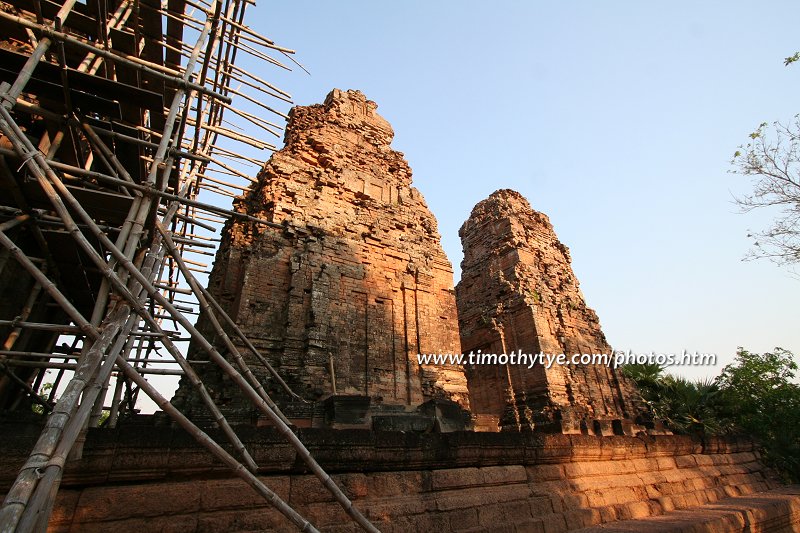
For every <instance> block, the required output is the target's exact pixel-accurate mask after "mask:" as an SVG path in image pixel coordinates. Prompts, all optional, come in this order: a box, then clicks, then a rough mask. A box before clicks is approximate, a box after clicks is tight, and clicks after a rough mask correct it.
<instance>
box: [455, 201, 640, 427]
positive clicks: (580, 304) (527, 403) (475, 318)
mask: <svg viewBox="0 0 800 533" xmlns="http://www.w3.org/2000/svg"><path fill="white" fill-rule="evenodd" d="M459 235H460V236H461V240H462V244H463V247H464V260H463V262H462V263H461V269H462V275H461V281H460V282H459V283H458V286H457V287H456V292H457V302H458V315H459V327H460V329H461V344H462V349H463V350H464V352H465V353H469V352H471V351H474V352H476V353H477V351H478V350H481V351H482V352H483V353H495V354H502V353H506V354H509V353H511V352H512V351H516V352H520V351H522V352H524V353H527V354H538V353H540V352H544V353H545V354H562V353H563V354H566V355H568V356H569V355H571V354H609V353H610V351H611V348H610V347H609V345H608V343H607V342H606V338H605V336H604V335H603V332H602V331H601V329H600V323H599V320H598V318H597V315H596V314H595V312H594V311H593V310H591V309H590V308H588V307H587V306H586V302H585V301H584V298H583V294H582V293H581V291H580V288H579V286H578V280H577V279H576V277H575V274H574V273H573V271H572V267H571V264H570V262H571V260H570V256H569V250H568V249H567V247H566V246H564V245H563V244H562V243H561V242H560V241H559V240H558V238H557V237H556V234H555V232H554V231H553V227H552V225H551V224H550V221H549V219H548V218H547V216H545V215H544V214H542V213H539V212H537V211H534V210H533V209H531V207H530V205H529V204H528V202H527V200H525V198H523V197H522V196H521V195H520V194H519V193H517V192H515V191H511V190H508V189H504V190H499V191H497V192H495V193H493V194H492V195H491V196H489V198H488V199H486V200H483V201H482V202H480V203H478V205H476V206H475V208H474V209H473V210H472V213H471V215H470V217H469V219H468V220H467V221H466V222H465V223H464V225H463V226H462V227H461V230H460V231H459ZM467 372H468V378H469V387H470V393H471V397H472V407H473V413H475V414H476V415H477V416H478V419H479V423H480V424H481V425H482V426H483V427H484V428H487V429H493V428H494V429H496V428H498V426H499V427H503V428H505V429H519V428H535V429H545V430H547V431H559V432H564V433H580V432H584V433H586V432H592V433H595V432H599V433H602V434H613V433H615V432H617V433H618V432H619V431H620V430H621V429H623V428H624V425H619V426H618V427H616V428H615V427H613V421H615V420H617V421H626V420H627V421H628V422H630V421H632V420H634V419H635V418H636V417H637V416H638V415H640V414H642V413H644V411H645V410H644V407H643V406H642V405H641V403H640V401H639V400H638V395H637V394H636V392H635V390H634V388H633V385H632V384H631V383H630V382H628V381H627V380H625V379H624V377H623V376H621V375H620V373H619V372H617V371H614V370H612V369H610V368H607V367H605V366H602V365H574V366H573V365H570V366H559V365H553V366H552V367H551V368H549V369H548V368H546V367H544V366H542V365H537V366H536V367H534V368H531V369H529V368H528V367H526V366H521V365H505V366H501V365H476V366H474V367H469V368H467ZM625 429H627V430H628V431H631V430H634V431H635V430H636V428H630V427H628V428H625Z"/></svg>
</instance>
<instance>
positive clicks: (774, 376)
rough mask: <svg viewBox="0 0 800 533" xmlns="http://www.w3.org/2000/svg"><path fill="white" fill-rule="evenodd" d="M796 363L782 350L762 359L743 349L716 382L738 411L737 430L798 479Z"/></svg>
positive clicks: (799, 447)
mask: <svg viewBox="0 0 800 533" xmlns="http://www.w3.org/2000/svg"><path fill="white" fill-rule="evenodd" d="M796 371H797V363H795V361H794V356H793V354H792V353H791V352H789V351H787V350H784V349H782V348H775V350H774V351H772V352H769V353H764V354H756V353H750V352H748V351H747V350H745V349H743V348H739V350H738V351H737V353H736V361H735V362H734V363H732V364H730V365H728V366H726V367H725V368H724V369H723V370H722V374H721V375H720V376H719V377H718V378H717V381H718V382H719V384H720V386H721V387H722V388H723V389H724V390H725V393H726V395H727V397H728V398H730V401H731V402H732V404H733V405H735V407H736V410H735V412H734V413H732V414H731V416H732V418H733V419H734V420H735V421H736V425H737V426H738V427H739V428H741V429H742V430H743V431H745V432H747V433H749V434H751V435H753V436H755V437H756V438H758V439H759V440H760V441H761V443H762V444H763V446H764V451H765V457H766V459H767V460H768V461H769V462H771V463H772V464H774V465H775V466H776V467H777V468H778V469H779V470H780V471H781V472H784V473H786V474H788V475H789V477H791V478H794V479H795V480H797V479H800V386H798V385H797V383H796V382H795V381H794V378H795V372H796Z"/></svg>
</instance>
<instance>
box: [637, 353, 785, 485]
mask: <svg viewBox="0 0 800 533" xmlns="http://www.w3.org/2000/svg"><path fill="white" fill-rule="evenodd" d="M622 369H623V372H624V373H625V374H626V375H627V376H628V377H630V378H631V379H633V380H634V381H635V382H636V384H637V385H638V386H639V391H640V393H641V395H642V398H643V399H644V401H645V402H646V403H647V404H648V405H649V406H650V407H651V409H652V410H653V414H654V415H655V416H656V417H657V418H659V419H661V420H663V421H664V422H665V423H666V424H667V425H668V426H669V427H670V428H671V429H672V430H673V431H674V432H675V433H683V434H693V435H698V436H705V435H720V434H726V433H742V432H743V433H747V434H749V435H751V436H753V437H755V438H756V440H758V441H759V442H760V443H761V445H762V447H763V452H764V458H765V459H766V460H767V461H768V462H769V463H770V464H772V465H773V466H775V467H776V468H777V469H778V470H779V471H780V472H781V473H782V474H784V475H785V476H786V477H787V478H788V479H793V480H798V479H800V385H798V384H797V383H796V382H795V381H794V380H795V372H796V370H797V364H796V363H795V362H794V356H793V354H792V353H791V352H789V351H787V350H784V349H782V348H775V350H774V351H773V352H768V353H764V354H756V353H751V352H748V351H747V350H745V349H743V348H739V349H738V351H737V353H736V360H735V361H734V362H733V363H732V364H730V365H728V366H726V367H725V368H724V369H723V370H722V373H721V374H720V375H719V376H718V377H717V378H715V379H713V380H706V381H690V380H687V379H685V378H681V377H675V376H672V375H670V374H665V373H664V368H663V367H660V366H658V365H625V366H623V367H622Z"/></svg>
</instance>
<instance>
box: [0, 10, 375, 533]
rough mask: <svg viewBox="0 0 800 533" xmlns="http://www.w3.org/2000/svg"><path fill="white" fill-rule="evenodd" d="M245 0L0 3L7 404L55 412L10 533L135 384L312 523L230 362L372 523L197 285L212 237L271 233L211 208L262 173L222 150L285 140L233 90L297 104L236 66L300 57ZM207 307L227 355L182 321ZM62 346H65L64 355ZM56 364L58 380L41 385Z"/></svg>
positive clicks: (0, 327) (23, 480)
mask: <svg viewBox="0 0 800 533" xmlns="http://www.w3.org/2000/svg"><path fill="white" fill-rule="evenodd" d="M251 3H252V2H251V0H160V1H159V0H87V3H81V2H78V1H77V0H65V1H64V3H63V4H58V3H56V2H54V1H52V0H0V28H2V30H3V35H6V36H8V37H5V38H3V41H2V42H0V64H2V65H3V66H2V67H0V133H1V135H0V245H2V247H0V253H2V254H3V255H2V257H0V289H3V290H4V291H6V292H7V293H8V294H10V293H11V291H12V289H15V287H17V286H19V287H22V288H23V289H22V291H21V292H19V291H17V292H16V293H15V294H14V296H13V297H10V298H8V299H7V301H6V302H5V303H4V304H3V303H0V306H2V305H5V307H0V341H3V344H2V349H1V350H0V402H3V403H0V408H4V409H8V408H13V407H18V408H19V407H20V406H22V408H25V407H26V406H27V403H26V402H32V403H34V404H37V405H38V407H39V409H41V410H42V411H44V412H49V415H48V416H47V420H46V423H45V427H44V429H43V431H42V433H41V435H40V437H39V439H38V441H37V442H36V444H35V446H34V448H33V450H32V451H31V453H30V456H29V458H28V460H27V462H26V463H25V464H24V465H23V467H22V469H21V470H20V472H19V475H18V477H17V479H16V481H15V482H14V484H13V486H12V487H11V490H10V491H9V492H8V494H7V496H6V498H5V500H4V502H3V504H2V508H0V528H1V529H2V531H9V532H27V531H44V530H46V528H47V522H48V520H49V517H50V514H51V512H52V508H53V504H54V501H55V496H56V493H57V491H58V487H59V484H60V482H61V478H62V474H63V471H64V467H65V464H66V463H67V461H68V459H69V458H71V457H78V456H79V455H80V451H81V446H82V439H83V435H84V434H85V431H86V429H87V428H88V427H98V426H100V425H101V418H102V417H103V411H104V410H105V411H107V418H106V420H105V422H104V423H103V425H105V426H108V427H114V426H115V425H116V424H117V422H118V420H119V419H120V417H122V416H124V413H126V412H133V409H134V406H135V404H136V401H137V398H138V393H139V392H140V391H142V392H144V393H145V394H146V395H147V396H148V397H150V398H151V399H152V400H153V401H154V402H155V403H156V404H157V405H158V407H159V408H160V409H161V410H162V411H164V412H165V413H166V414H167V415H169V416H170V417H171V418H172V420H173V421H174V423H176V424H177V425H178V426H180V427H182V428H183V429H185V430H186V431H187V432H188V433H190V434H191V435H192V436H193V437H194V438H195V439H196V440H197V441H198V442H199V443H200V444H202V445H203V446H204V447H206V448H207V449H208V450H209V451H210V452H211V453H212V454H214V456H216V457H217V458H218V459H219V460H220V461H222V462H223V463H224V464H226V465H228V466H229V467H230V468H231V469H232V470H233V471H234V472H235V473H236V475H238V476H239V477H241V478H242V479H243V480H244V481H245V482H246V483H248V484H249V485H250V486H251V487H252V488H253V489H254V490H256V491H257V492H258V493H259V494H260V495H262V496H263V497H264V498H265V500H266V501H268V502H269V503H270V504H272V505H273V506H274V507H275V508H276V509H277V510H278V511H280V512H281V513H282V514H283V515H284V516H286V517H287V518H288V519H289V520H290V521H291V522H292V523H293V524H295V525H296V526H297V527H298V529H300V530H302V531H317V529H316V528H315V527H314V526H313V525H312V524H311V523H310V522H309V521H308V520H306V519H305V518H304V517H303V516H301V515H300V514H299V513H298V512H297V511H296V510H294V509H293V508H292V507H291V506H289V505H288V504H287V503H286V502H284V501H283V500H281V499H280V498H279V497H278V496H277V495H276V494H275V493H274V492H273V491H272V490H270V489H269V487H267V486H266V484H265V483H264V482H263V481H262V480H260V479H259V478H258V477H257V476H256V473H257V471H258V465H257V464H256V462H255V460H254V459H253V457H252V456H251V455H250V453H249V452H248V450H247V447H246V446H245V445H244V444H243V443H242V441H241V440H240V439H239V437H238V436H237V434H236V431H235V429H234V428H233V427H232V426H231V425H230V424H229V423H228V421H227V420H226V418H225V416H224V415H223V414H222V413H221V411H220V409H219V407H218V406H217V405H215V403H214V400H213V398H212V397H211V395H210V394H209V392H208V390H206V387H205V386H204V384H203V381H202V379H201V378H200V376H199V375H198V373H197V372H196V371H195V369H194V368H193V367H194V365H198V364H215V365H218V366H219V367H220V369H221V370H222V371H223V372H224V373H225V374H226V375H227V376H228V377H229V378H230V379H231V380H232V381H233V382H234V383H235V384H236V385H237V386H238V387H239V388H240V390H241V391H242V393H243V395H244V396H245V397H247V398H249V399H250V400H251V401H252V403H253V405H254V406H256V407H257V408H258V409H259V411H260V412H262V413H263V414H264V415H266V416H267V418H268V419H269V420H270V421H271V422H272V423H273V424H274V426H275V427H276V428H277V429H278V431H279V432H280V433H281V434H282V435H283V436H284V437H285V438H286V439H287V440H288V441H289V442H290V443H291V444H292V446H293V447H294V448H295V449H296V451H297V453H298V455H299V456H300V457H301V459H303V461H304V462H305V463H306V465H307V466H308V468H309V469H310V470H311V471H312V472H313V473H314V474H315V475H316V476H317V477H318V478H319V480H320V482H321V483H322V484H323V485H324V486H325V488H326V489H327V490H329V491H330V492H331V494H332V495H333V496H334V498H335V499H336V501H337V502H338V503H339V504H340V505H341V506H342V508H343V509H344V510H345V512H346V513H347V514H348V515H349V516H350V517H351V518H352V519H353V520H354V521H355V522H356V523H357V524H359V525H360V526H361V527H362V528H363V529H364V530H366V531H378V530H377V528H375V526H374V525H372V524H371V523H370V522H369V521H368V520H367V519H366V518H365V517H364V516H363V514H361V513H360V512H359V511H358V509H356V508H355V507H354V506H353V504H352V502H351V501H350V500H349V499H348V498H347V496H346V495H345V494H344V493H343V492H342V491H341V489H339V487H338V486H337V485H336V484H335V483H334V482H333V480H332V479H331V478H330V476H328V474H327V473H325V472H324V470H323V469H322V468H321V467H320V466H319V464H318V463H317V462H316V461H315V460H314V459H313V457H312V456H311V454H310V453H309V451H308V450H307V449H306V447H305V446H304V445H303V444H302V442H301V441H300V440H299V439H298V437H297V436H296V435H295V433H294V432H293V430H292V427H291V424H290V423H289V421H288V420H287V419H286V417H285V416H284V415H283V414H282V413H281V411H280V409H279V408H278V407H277V406H276V405H275V403H274V402H273V401H272V399H271V398H270V397H269V395H268V394H267V392H266V390H265V388H264V386H263V385H262V383H260V382H259V380H258V379H257V378H256V377H255V375H254V373H253V372H252V371H251V369H250V367H249V366H248V364H247V363H246V362H245V359H244V358H243V357H242V354H241V353H240V350H239V348H237V345H238V346H244V347H246V349H247V350H248V351H249V352H250V354H251V355H252V356H254V357H255V360H256V361H258V362H259V363H260V364H261V365H263V366H264V367H265V368H266V369H267V371H268V373H269V375H270V376H271V379H274V380H275V382H276V383H277V384H278V385H279V386H280V387H281V388H283V389H284V390H285V391H287V392H288V393H289V394H291V395H292V396H293V397H295V398H298V399H299V397H298V396H297V395H296V394H294V393H293V392H292V391H291V390H290V389H289V387H288V386H287V385H286V383H285V382H284V381H283V380H282V379H281V377H280V376H279V375H278V373H277V372H276V371H275V370H274V369H273V368H272V367H271V366H270V365H269V362H268V361H267V359H266V358H265V357H264V356H263V355H262V354H260V353H259V352H258V350H257V349H256V347H255V346H254V345H253V344H252V343H251V342H250V341H249V340H248V339H247V338H246V337H245V335H244V334H243V333H242V331H241V330H240V329H239V328H238V326H237V325H236V323H235V322H234V320H232V319H231V317H230V316H229V315H228V314H227V313H226V312H225V311H224V310H223V308H222V307H221V306H220V305H219V303H217V302H216V300H215V299H214V298H213V297H212V295H211V294H210V293H209V292H208V291H207V290H206V288H205V287H204V286H203V284H202V283H201V282H200V281H198V279H197V277H196V274H197V273H206V269H207V264H205V263H202V262H201V261H200V260H199V259H201V258H202V257H203V256H209V255H213V252H214V249H215V248H216V242H217V240H215V239H214V238H212V237H208V236H204V235H203V232H204V231H205V232H214V231H217V230H218V229H219V227H220V225H221V224H222V223H224V222H225V221H226V220H227V219H228V218H230V217H240V218H246V219H249V220H254V221H257V222H259V223H261V224H266V225H270V226H277V225H276V224H272V223H270V222H269V221H266V220H260V219H257V218H254V217H252V216H250V215H246V214H244V213H239V212H236V211H233V210H229V209H225V208H222V207H219V206H218V205H216V204H215V203H214V202H213V201H211V202H206V201H201V200H200V195H201V194H203V195H208V194H215V195H217V196H218V197H220V198H223V199H226V198H229V197H237V196H238V195H239V194H241V192H242V191H246V190H247V185H241V184H238V183H234V182H231V181H229V180H231V179H240V180H241V179H243V180H245V181H246V182H248V184H249V183H253V182H255V180H254V179H253V178H252V177H251V176H249V175H248V173H247V172H244V171H242V170H239V169H238V168H237V164H236V163H235V162H239V163H243V164H246V165H255V166H259V165H260V164H261V162H260V161H259V160H257V159H254V158H249V157H247V156H246V155H244V154H243V153H240V152H239V151H237V150H236V149H228V148H224V147H222V146H219V145H218V142H219V141H220V140H222V139H227V140H228V141H230V142H235V143H242V144H244V145H248V146H251V147H254V148H256V149H260V150H265V149H266V150H274V149H275V146H274V145H272V144H270V143H267V142H265V141H263V140H262V139H260V138H257V137H255V136H253V135H250V134H248V133H246V131H249V130H248V129H247V128H249V129H252V128H256V129H257V130H258V131H261V132H264V133H266V134H269V135H275V136H278V135H279V133H278V132H279V131H280V129H282V127H281V126H280V124H276V123H274V122H271V121H269V120H266V119H264V118H263V117H261V116H259V115H256V114H254V113H252V112H248V111H246V110H244V109H241V108H239V107H235V106H234V105H233V98H234V97H236V98H238V99H241V100H245V101H247V102H250V104H253V105H256V106H257V107H258V108H260V109H261V111H263V112H264V113H269V114H272V115H276V116H277V117H279V118H280V119H281V120H283V119H285V118H287V117H286V115H285V114H283V113H281V112H280V111H278V110H276V109H275V108H274V107H273V106H271V105H269V104H268V103H264V102H263V101H262V100H261V99H259V98H263V97H264V96H266V97H269V98H271V99H275V100H278V101H284V102H291V97H290V95H289V94H288V93H286V92H284V91H282V90H280V89H279V88H277V87H275V86H274V85H272V84H270V83H269V82H267V81H265V80H264V79H263V78H262V77H260V76H258V75H256V74H253V73H250V72H248V71H246V70H244V69H243V68H241V67H239V66H237V65H236V58H237V54H247V55H249V56H251V57H254V58H256V59H257V60H258V61H259V62H260V63H261V64H264V65H267V64H268V65H270V66H272V67H277V68H283V69H289V67H288V66H287V65H285V64H284V63H283V62H282V60H283V59H285V58H288V59H289V60H290V61H292V62H293V63H294V64H295V65H297V66H300V67H301V68H302V65H300V64H299V63H297V62H296V61H295V60H294V59H293V58H292V54H293V53H294V52H293V51H292V50H290V49H288V48H284V47H281V46H279V45H277V44H275V43H274V42H273V41H272V40H270V39H268V38H266V37H264V36H262V35H260V34H259V33H258V32H256V31H254V30H253V29H251V28H250V27H248V26H247V25H246V24H245V23H244V14H245V11H246V8H247V6H248V4H251ZM273 56H279V57H280V58H281V60H278V59H276V58H275V57H273ZM304 70H305V69H304ZM248 92H249V93H250V94H248ZM254 92H255V93H257V96H253V95H252V94H253V93H254ZM223 115H225V116H226V117H227V116H229V115H233V116H234V118H235V119H237V120H239V121H240V122H243V123H244V124H246V126H247V128H244V127H240V126H238V125H237V124H235V123H232V122H230V121H229V120H223ZM223 160H226V161H227V162H226V161H223ZM230 176H233V178H231V177H230ZM223 177H224V178H225V179H223ZM228 201H229V200H228ZM278 227H281V226H278ZM3 276H5V278H3ZM4 299H5V295H4ZM200 313H203V315H204V316H205V317H206V318H207V319H208V322H209V323H210V325H211V328H212V330H213V331H214V334H215V335H216V336H217V338H218V339H220V340H221V342H222V344H223V345H224V346H225V348H226V350H227V352H228V358H226V357H224V356H223V355H222V354H220V353H219V351H218V350H217V349H216V348H215V346H214V345H212V343H211V342H209V340H208V339H206V337H205V336H204V335H203V334H202V333H201V332H200V331H198V329H196V327H195V325H194V321H193V320H190V319H189V318H188V317H189V316H193V315H199V314H200ZM167 321H170V322H172V323H173V324H175V327H174V329H171V330H170V329H168V328H167V326H166V325H165V324H166V322H167ZM59 339H61V340H66V341H67V342H64V343H62V344H61V345H60V346H56V343H57V342H58V340H59ZM188 340H191V341H192V342H193V343H194V345H195V346H197V347H198V348H199V349H200V350H202V351H204V352H205V353H206V354H207V355H208V359H209V360H208V361H197V362H195V361H192V362H189V361H187V360H186V357H185V355H184V353H185V350H182V349H181V347H180V343H185V342H186V341H188ZM229 359H230V360H229ZM155 363H159V364H166V363H168V364H170V365H173V366H172V368H161V367H153V366H151V365H153V364H155ZM48 370H51V371H55V372H56V379H55V382H54V383H53V387H52V389H51V390H50V392H49V394H46V391H45V390H44V389H43V388H42V385H43V382H44V376H45V373H46V372H47V371H48ZM69 373H71V377H69V379H68V381H67V382H66V384H65V385H61V383H62V381H63V380H65V379H66V377H67V375H68V374H69ZM115 373H116V382H115V386H114V390H113V393H112V394H111V395H110V406H109V407H107V408H106V407H105V405H106V403H107V399H108V397H109V389H110V382H111V378H112V375H113V374H115ZM153 374H164V375H182V376H184V378H185V379H187V380H188V381H189V382H191V383H192V384H193V385H194V386H195V388H196V389H197V391H198V394H199V396H200V398H201V399H202V400H203V401H204V403H205V405H206V407H207V408H208V411H209V413H210V414H211V415H212V417H213V419H214V421H215V423H216V425H217V426H218V427H219V429H220V430H221V433H222V434H223V435H224V439H225V442H217V441H216V440H215V439H214V438H213V437H212V436H210V435H209V434H208V433H206V432H205V431H203V430H202V429H201V428H200V427H198V426H197V425H196V424H194V423H193V422H192V421H191V420H189V419H188V418H187V417H186V416H184V415H183V414H182V413H181V412H180V411H179V410H178V409H177V408H176V407H175V406H173V405H172V404H171V403H170V402H169V400H168V399H166V398H165V397H164V396H163V395H162V394H161V393H160V392H159V391H158V390H157V388H156V387H154V386H153V385H152V384H151V383H149V382H148V381H147V379H146V378H145V376H146V375H153ZM59 386H62V387H63V391H61V394H60V397H59V398H58V399H57V401H55V400H56V398H55V397H54V394H55V392H56V389H57V388H59Z"/></svg>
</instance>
